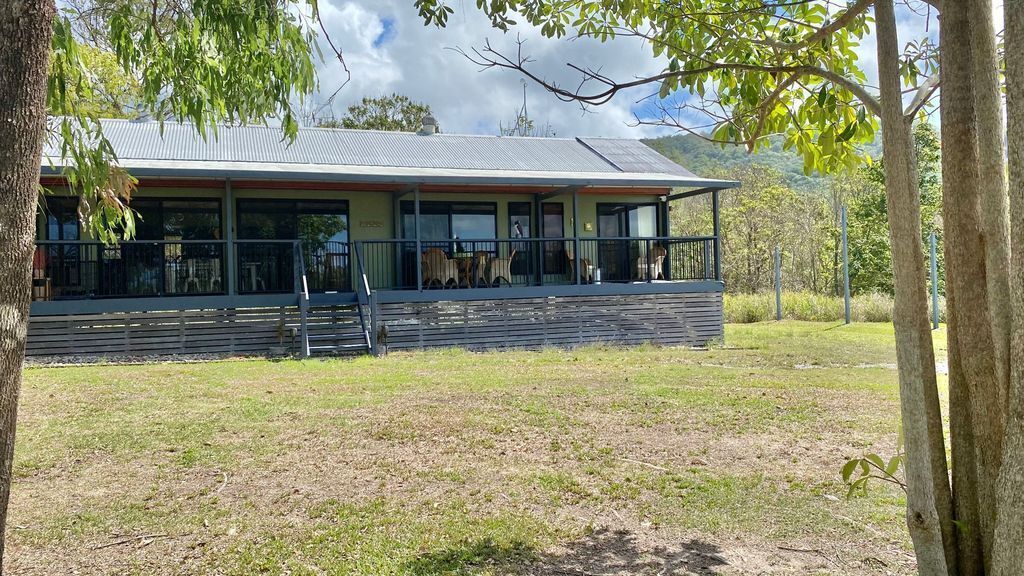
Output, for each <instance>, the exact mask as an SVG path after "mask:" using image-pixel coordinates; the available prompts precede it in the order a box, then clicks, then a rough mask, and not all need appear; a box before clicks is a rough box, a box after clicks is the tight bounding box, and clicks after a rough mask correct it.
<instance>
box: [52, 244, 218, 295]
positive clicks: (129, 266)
mask: <svg viewBox="0 0 1024 576" xmlns="http://www.w3.org/2000/svg"><path fill="white" fill-rule="evenodd" d="M224 250H225V243H224V242H223V241H219V240H157V241H132V242H121V243H119V244H116V245H104V244H102V243H100V242H90V241H77V240H39V241H37V242H36V250H35V255H34V257H33V260H32V263H33V266H32V286H33V289H32V293H33V298H34V299H36V300H60V299H74V298H114V297H138V296H170V295H191V294H196V295H200V294H224V293H225V281H224V278H225V277H226V276H225V267H224V265H225V261H224Z"/></svg>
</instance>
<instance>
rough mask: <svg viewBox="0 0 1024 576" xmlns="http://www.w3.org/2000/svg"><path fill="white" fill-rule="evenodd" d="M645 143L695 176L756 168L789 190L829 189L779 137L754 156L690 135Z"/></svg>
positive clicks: (876, 152)
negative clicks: (770, 173) (771, 174)
mask: <svg viewBox="0 0 1024 576" xmlns="http://www.w3.org/2000/svg"><path fill="white" fill-rule="evenodd" d="M644 143H645V144H647V145H648V146H650V147H651V148H654V149H655V150H657V151H658V152H660V153H661V154H662V155H664V156H667V157H668V158H671V159H672V160H675V161H676V162H677V163H679V164H681V165H683V166H685V167H686V168H687V169H688V170H690V171H692V172H694V173H695V174H697V175H698V176H707V175H709V174H711V173H716V174H719V173H721V172H722V171H723V170H728V169H741V168H745V167H748V166H750V165H752V164H758V165H761V166H767V167H769V168H774V169H775V170H778V171H779V172H780V173H781V174H782V177H783V179H784V180H785V182H786V184H787V185H789V186H790V187H792V188H797V189H800V190H816V191H823V190H825V189H826V188H827V187H828V181H827V179H826V178H823V177H820V176H807V175H805V174H804V165H803V161H802V160H801V158H800V156H799V155H797V154H796V152H794V151H792V150H783V149H782V138H781V137H779V138H775V139H773V140H772V145H771V147H770V148H769V149H767V150H761V151H759V152H758V153H757V154H749V153H747V150H746V148H743V147H742V146H732V145H730V146H725V147H724V148H723V147H722V146H719V145H718V144H713V143H711V142H708V141H707V140H705V139H703V138H701V137H699V136H695V135H692V134H680V135H676V136H663V137H661V138H652V139H648V140H644ZM869 153H870V154H871V156H872V157H873V158H881V157H882V154H881V147H880V146H877V145H875V146H872V147H870V149H869Z"/></svg>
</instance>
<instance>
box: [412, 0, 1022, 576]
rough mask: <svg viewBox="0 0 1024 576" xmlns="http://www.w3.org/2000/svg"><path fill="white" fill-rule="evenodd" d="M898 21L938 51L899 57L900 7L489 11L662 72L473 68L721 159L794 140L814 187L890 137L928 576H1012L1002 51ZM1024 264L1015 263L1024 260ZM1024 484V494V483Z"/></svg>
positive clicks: (899, 299)
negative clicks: (934, 205)
mask: <svg viewBox="0 0 1024 576" xmlns="http://www.w3.org/2000/svg"><path fill="white" fill-rule="evenodd" d="M900 4H901V5H902V6H903V8H904V9H905V10H907V11H908V17H914V14H913V13H914V12H917V13H918V16H919V17H923V18H927V17H929V16H930V15H931V14H933V13H936V12H941V18H940V43H939V46H936V45H935V44H934V43H933V42H932V41H931V40H929V38H928V37H923V38H917V39H911V41H910V42H907V43H905V44H903V45H901V44H900V41H899V38H898V34H897V18H896V9H895V6H894V0H850V1H849V2H844V3H837V2H831V1H829V0H825V1H822V2H788V1H784V0H777V1H774V2H773V1H765V0H741V1H724V0H681V1H679V2H671V3H669V2H661V1H659V0H632V1H629V2H598V1H588V0H546V1H536V0H530V1H527V0H493V1H489V2H485V1H484V0H478V1H477V6H478V8H480V9H481V10H482V11H483V12H484V13H485V14H486V15H487V16H488V17H489V18H490V20H491V23H492V24H493V25H494V26H495V27H496V28H498V29H501V30H505V31H508V30H511V29H512V28H513V27H514V26H516V24H517V22H516V19H522V20H524V21H525V22H527V23H529V24H531V25H533V26H535V27H538V28H539V29H540V32H541V34H542V35H544V36H547V37H564V36H573V37H589V38H596V39H599V40H601V41H606V40H609V39H611V38H616V37H624V36H626V37H636V38H641V39H643V40H645V41H646V42H647V44H648V46H649V47H650V49H651V55H652V57H654V58H657V59H659V61H660V62H662V63H663V64H664V68H663V69H662V71H661V72H659V73H657V74H654V75H651V76H648V77H641V78H626V79H614V78H610V77H608V76H606V75H604V74H602V73H601V72H600V71H599V70H597V69H593V68H587V67H583V66H579V65H576V64H573V63H570V66H571V68H572V69H573V70H574V76H573V78H572V82H571V83H569V84H563V83H560V82H559V81H558V80H557V79H550V78H545V77H541V76H539V75H538V74H536V73H535V72H534V71H533V70H532V69H531V66H530V59H529V56H528V55H526V54H525V52H524V46H523V44H522V43H520V44H519V48H518V50H517V51H515V52H513V53H509V52H503V51H501V50H498V49H495V48H493V47H492V46H491V45H490V43H485V44H484V45H483V46H482V47H480V48H476V49H473V50H470V51H468V52H464V54H465V55H466V56H467V57H468V58H470V59H472V60H473V61H474V62H476V63H477V64H480V65H481V66H483V67H485V68H500V69H506V70H511V71H514V72H516V73H518V74H522V75H525V76H526V77H527V78H530V79H532V80H533V81H535V82H537V83H538V84H540V85H541V86H543V87H544V88H546V89H547V90H548V91H550V92H551V93H552V94H554V95H555V96H556V97H558V98H561V99H563V100H566V101H573V102H579V103H581V104H583V105H584V106H587V105H600V104H603V103H605V102H607V101H609V100H610V99H612V98H614V97H615V96H616V95H617V94H619V93H621V92H623V91H628V90H633V89H637V88H641V87H650V88H651V92H652V100H651V102H652V104H653V106H654V107H655V109H656V110H657V114H655V118H654V120H647V119H642V118H641V119H638V120H639V121H641V122H653V123H656V124H660V125H668V126H673V127H676V128H679V129H682V130H686V131H691V132H694V133H697V134H702V135H704V134H705V132H707V131H710V134H709V135H708V136H707V137H708V138H709V139H711V140H713V141H716V142H721V143H729V144H739V145H744V146H746V147H747V148H748V149H749V150H751V151H757V150H758V149H760V148H761V147H762V146H764V145H766V143H767V137H768V136H770V135H775V134H782V135H784V137H785V139H786V144H787V146H788V147H790V148H792V149H794V150H795V151H796V152H797V153H799V154H801V155H802V156H803V158H804V166H805V170H807V171H812V170H817V171H821V172H833V171H837V170H841V169H845V168H851V167H854V166H856V165H857V164H858V163H859V162H861V161H862V154H861V153H860V151H859V148H858V145H859V144H862V143H864V142H867V141H868V140H870V139H872V138H873V137H874V133H875V130H876V129H877V128H879V127H880V128H881V129H882V139H883V143H884V159H885V164H884V173H885V187H886V197H887V212H888V220H889V229H890V231H889V234H890V244H891V246H892V251H893V253H892V267H893V280H894V292H895V301H896V305H895V311H894V315H895V326H896V340H897V359H898V366H899V380H900V397H901V413H902V427H903V434H904V437H905V440H906V451H905V456H904V459H903V463H904V467H905V472H906V476H907V486H908V498H907V522H908V527H909V529H910V534H911V537H912V539H913V541H914V546H915V552H916V554H917V558H918V567H919V570H920V571H921V572H922V573H924V574H956V573H960V574H976V573H985V572H988V571H997V570H1000V569H1001V566H1005V564H998V563H996V558H997V556H995V555H994V551H995V549H996V547H995V546H994V538H995V534H996V533H1001V534H1003V533H1007V532H1004V531H1000V528H999V527H1000V523H1002V522H1013V518H1011V516H1012V514H1011V513H1009V512H1007V513H1000V507H1001V505H1002V503H1001V501H1000V495H999V494H1000V493H999V492H998V491H997V490H996V486H997V485H1000V486H1001V485H1002V484H1003V483H1004V482H1009V481H1010V479H1008V478H1007V475H1008V474H1009V473H1008V472H1007V471H1006V470H1007V469H1006V468H1003V463H1004V462H1010V461H1013V462H1017V461H1019V460H1020V459H1021V457H1022V456H1024V454H1021V452H1020V451H1021V450H1022V449H1024V448H1022V447H1021V446H1022V444H1024V441H1021V442H1018V443H1016V444H1011V443H1007V444H1006V446H1005V447H1004V446H1003V440H1004V436H1005V434H1004V429H1006V428H1007V427H1009V428H1011V429H1014V428H1013V427H1014V426H1018V427H1019V422H1017V421H1016V420H1015V419H1019V418H1021V417H1022V416H1021V415H1020V414H1019V412H1020V410H1017V409H1016V408H1015V409H1013V410H1011V406H1013V404H1012V403H1011V402H1010V401H1009V399H1010V396H1011V392H1010V390H1011V387H1010V377H1011V374H1013V375H1014V378H1016V379H1019V372H1020V370H1019V369H1018V368H1017V367H1016V365H1015V364H1013V363H1012V362H1010V355H1011V353H1012V354H1016V356H1017V359H1018V360H1019V354H1020V352H1019V349H1020V346H1019V344H1020V340H1018V341H1017V344H1018V346H1017V347H1011V346H1010V337H1011V334H1014V335H1015V336H1014V337H1017V338H1019V336H1018V334H1019V332H1020V330H1021V329H1022V327H1021V326H1020V324H1021V320H1019V319H1015V320H1014V321H1011V320H1009V318H1010V317H1011V316H1012V315H1013V314H1016V315H1017V317H1019V316H1020V311H1019V310H1018V309H1017V308H1019V306H1020V303H1019V302H1018V303H1017V308H1013V307H1011V305H1010V302H1011V300H1010V286H1011V283H1010V281H1009V274H1010V271H1011V270H1014V268H1012V267H1011V266H1010V258H1011V250H1010V248H1009V237H1010V234H1011V230H1012V232H1013V234H1019V228H1021V227H1022V226H1024V223H1022V222H1020V221H1019V215H1018V214H1017V213H1016V212H1014V215H1015V217H1016V218H1015V219H1014V220H1012V226H1011V219H1010V218H1009V217H1008V214H1009V212H1010V211H1009V209H1008V204H1009V201H1008V200H1007V197H1006V194H1007V192H1006V185H1005V181H1004V177H1003V161H1002V158H1003V142H1002V123H1001V117H1002V111H1001V102H1000V94H999V92H1000V86H999V62H998V57H997V47H996V39H997V34H996V32H995V30H994V28H993V25H992V21H991V14H992V5H991V1H990V0H959V1H957V2H952V1H951V0H945V1H941V0H927V1H926V2H908V1H901V2H900ZM1019 4H1020V3H1019V2H1008V3H1007V19H1008V20H1011V19H1012V18H1018V17H1019V15H1018V14H1013V15H1011V14H1010V11H1011V10H1012V9H1015V10H1016V11H1017V12H1020V8H1021V6H1020V5H1019ZM417 6H418V7H419V9H420V14H421V16H422V17H423V18H424V19H425V20H426V21H427V22H432V23H434V24H437V25H439V26H443V25H444V24H445V22H446V21H447V18H448V16H449V15H450V14H451V13H452V9H451V7H449V6H448V5H447V4H446V3H445V1H444V0H418V1H417ZM869 33H873V34H874V36H875V40H876V45H877V63H878V69H877V77H878V86H877V87H875V88H872V87H869V86H867V82H866V77H867V74H866V71H865V70H863V69H862V68H861V66H862V63H861V60H859V58H858V55H857V53H856V50H855V49H856V47H857V45H858V42H859V40H861V39H862V38H863V37H864V36H865V35H867V34H869ZM1007 54H1009V59H1010V60H1012V59H1014V58H1016V57H1020V55H1019V53H1014V52H1012V51H1009V50H1008V51H1007ZM940 63H941V65H942V70H941V73H940V71H939V65H940ZM1008 64H1009V63H1008ZM1008 68H1009V65H1008ZM940 83H941V84H942V86H943V90H942V94H941V97H940V99H941V102H940V107H941V109H942V117H941V118H942V132H943V134H942V137H943V142H945V143H946V145H947V148H946V150H945V153H944V154H943V158H942V163H943V181H944V193H943V195H944V227H945V238H946V246H945V252H946V255H945V258H946V272H947V291H948V295H949V308H950V311H951V314H950V326H949V336H950V339H949V343H950V344H949V356H950V396H951V402H950V404H951V418H950V424H951V426H950V428H951V439H952V457H953V459H954V461H955V462H956V465H955V466H954V467H953V482H952V486H951V484H950V479H949V466H948V465H947V461H946V450H945V441H944V437H943V423H942V418H941V413H940V410H939V402H938V390H937V385H936V376H935V366H934V360H935V358H934V350H933V347H932V341H931V335H930V333H929V327H928V323H927V299H926V296H925V285H926V277H925V268H924V256H923V253H922V250H921V246H920V238H921V222H920V201H919V195H918V179H917V175H916V173H915V161H914V147H913V138H912V135H911V129H910V127H911V123H912V121H913V120H914V119H915V118H917V117H918V116H919V115H921V114H922V113H923V111H924V110H926V109H928V107H929V106H930V105H931V102H932V100H933V98H934V96H935V94H936V91H937V88H938V86H939V84H940ZM905 96H906V97H905ZM695 117H697V118H704V119H705V121H704V122H702V121H695V120H693V118H695ZM1015 248H1016V247H1015ZM1012 256H1013V258H1015V259H1016V258H1018V257H1019V253H1018V252H1017V251H1014V252H1013V253H1012ZM1018 274H1019V273H1018ZM1018 285H1019V284H1018ZM1011 311H1012V314H1011ZM1015 382H1016V380H1015ZM1018 402H1019V400H1018ZM1012 450H1017V451H1016V452H1013V451H1012ZM1014 470H1015V474H1017V475H1018V476H1019V474H1020V473H1021V471H1020V470H1019V467H1016V466H1015V467H1014ZM1000 474H1002V475H1001V476H1000ZM1016 477H1017V476H1014V478H1016ZM1003 497H1004V498H1005V497H1008V496H1006V494H1005V493H1003ZM954 526H956V527H958V528H956V529H954ZM1017 533H1019V527H1018V532H1017ZM1018 538H1019V536H1018ZM1000 554H1001V558H1002V559H1001V560H1000V562H1005V558H1013V559H1016V561H1017V562H1018V563H1019V562H1020V557H1021V555H1024V551H1022V550H1021V549H1020V547H1019V543H1018V547H1017V548H1015V549H1012V550H1010V551H1009V552H1007V551H1006V550H1000ZM1007 573H1016V572H1007Z"/></svg>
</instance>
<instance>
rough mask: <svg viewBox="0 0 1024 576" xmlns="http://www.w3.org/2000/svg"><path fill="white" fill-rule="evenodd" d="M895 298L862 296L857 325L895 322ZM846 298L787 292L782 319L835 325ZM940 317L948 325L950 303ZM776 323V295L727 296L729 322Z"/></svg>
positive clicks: (854, 311)
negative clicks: (946, 320) (771, 321)
mask: <svg viewBox="0 0 1024 576" xmlns="http://www.w3.org/2000/svg"><path fill="white" fill-rule="evenodd" d="M892 308H893V300H892V296H889V295H888V294H861V295H858V296H854V297H853V298H852V299H851V302H850V316H851V317H852V319H853V321H854V322H892ZM929 314H931V310H929ZM844 315H845V314H844V307H843V299H842V297H836V296H822V295H821V294H813V293H810V292H783V293H782V317H783V318H784V319H787V320H806V321H811V322H835V321H841V320H843V317H844ZM939 316H940V319H941V320H942V321H943V322H945V319H946V301H945V299H944V298H940V299H939ZM774 319H775V294H772V293H765V294H726V295H725V321H726V322H736V323H740V324H745V323H750V322H765V321H767V320H774Z"/></svg>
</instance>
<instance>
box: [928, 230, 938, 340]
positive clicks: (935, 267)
mask: <svg viewBox="0 0 1024 576" xmlns="http://www.w3.org/2000/svg"><path fill="white" fill-rule="evenodd" d="M929 240H930V241H931V253H932V254H931V256H932V329H933V330H938V329H939V261H938V239H937V238H936V237H935V231H934V230H932V233H931V238H929Z"/></svg>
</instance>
